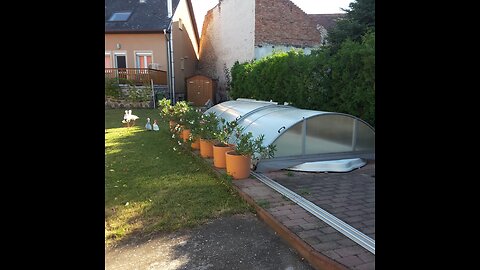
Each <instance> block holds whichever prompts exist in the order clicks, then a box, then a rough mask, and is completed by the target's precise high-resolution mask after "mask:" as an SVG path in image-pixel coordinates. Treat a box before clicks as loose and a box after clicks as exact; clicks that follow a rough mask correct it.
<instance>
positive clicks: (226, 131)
mask: <svg viewBox="0 0 480 270" xmlns="http://www.w3.org/2000/svg"><path fill="white" fill-rule="evenodd" d="M220 123H221V127H220V128H219V129H218V130H217V131H216V132H215V133H214V134H213V135H214V137H215V140H216V144H215V145H216V146H222V147H223V146H228V145H229V140H230V137H231V136H232V134H233V132H234V131H235V128H236V127H237V126H238V122H237V121H236V120H233V121H230V122H228V121H226V120H225V119H224V118H221V119H220Z"/></svg>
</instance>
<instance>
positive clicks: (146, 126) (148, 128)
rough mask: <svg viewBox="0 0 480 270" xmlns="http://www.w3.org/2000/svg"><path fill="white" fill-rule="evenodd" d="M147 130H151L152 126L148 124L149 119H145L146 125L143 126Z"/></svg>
mask: <svg viewBox="0 0 480 270" xmlns="http://www.w3.org/2000/svg"><path fill="white" fill-rule="evenodd" d="M145 128H146V129H147V130H152V125H151V124H150V118H147V124H146V125H145Z"/></svg>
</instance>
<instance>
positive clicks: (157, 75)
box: [105, 68, 167, 85]
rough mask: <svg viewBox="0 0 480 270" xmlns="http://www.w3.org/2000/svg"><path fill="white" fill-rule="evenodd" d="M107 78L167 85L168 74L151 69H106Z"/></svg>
mask: <svg viewBox="0 0 480 270" xmlns="http://www.w3.org/2000/svg"><path fill="white" fill-rule="evenodd" d="M105 78H111V79H113V78H118V79H120V81H122V80H121V79H124V80H128V81H131V82H133V83H135V84H139V85H141V84H147V83H150V79H152V80H153V83H154V84H164V85H165V84H167V72H165V71H162V70H154V69H149V68H105Z"/></svg>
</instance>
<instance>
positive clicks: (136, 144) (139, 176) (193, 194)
mask: <svg viewBox="0 0 480 270" xmlns="http://www.w3.org/2000/svg"><path fill="white" fill-rule="evenodd" d="M158 112H159V111H158V110H153V109H134V110H132V114H135V115H137V116H139V117H140V119H138V120H137V121H136V125H135V126H133V127H130V128H126V127H122V123H121V121H122V119H123V114H124V110H105V128H106V133H105V219H106V227H105V241H106V244H107V245H112V244H115V243H117V242H118V241H120V240H122V239H125V238H126V237H128V236H131V235H146V234H149V233H152V232H157V231H173V230H177V229H180V228H186V227H192V226H195V225H198V224H202V223H204V222H205V221H207V220H208V219H211V218H214V217H218V216H221V215H229V214H234V213H243V212H247V211H249V210H250V208H249V206H248V205H247V204H246V203H245V202H244V201H243V200H241V198H240V197H239V196H238V195H237V194H236V192H235V191H233V189H231V187H230V186H229V184H228V182H227V181H225V180H224V179H219V178H218V177H216V175H215V174H214V173H213V172H212V171H211V170H210V168H208V167H206V166H207V165H205V163H203V162H202V161H201V160H198V159H196V158H194V157H193V156H192V155H191V154H190V153H189V151H188V150H185V149H183V148H182V147H179V145H178V144H177V143H176V141H173V140H172V139H171V134H170V132H169V131H168V130H167V124H166V123H162V122H160V123H159V126H160V131H158V132H154V131H146V130H145V128H144V126H145V123H146V118H147V117H150V119H152V123H153V119H159V113H158ZM174 148H175V149H176V150H174Z"/></svg>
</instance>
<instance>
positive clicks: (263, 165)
mask: <svg viewBox="0 0 480 270" xmlns="http://www.w3.org/2000/svg"><path fill="white" fill-rule="evenodd" d="M209 112H214V113H215V114H216V115H217V116H218V117H222V118H225V120H227V121H233V120H237V121H238V124H239V125H241V126H244V127H245V131H244V132H252V134H253V136H254V137H255V138H256V137H257V136H259V135H261V134H264V135H265V139H264V145H265V146H267V145H269V144H275V145H276V147H277V152H275V158H273V159H268V160H267V159H265V160H260V161H259V163H258V166H257V169H258V168H260V169H261V170H268V169H281V168H287V167H290V166H295V165H299V164H302V163H304V162H310V161H321V160H334V159H341V158H370V159H374V158H375V156H374V155H375V131H374V130H373V128H372V127H371V126H370V125H368V124H367V123H366V122H365V121H363V120H361V119H359V118H357V117H355V116H352V115H348V114H343V113H335V112H323V111H314V110H304V109H298V108H295V107H292V106H286V105H278V104H276V103H275V102H265V101H256V100H247V99H238V100H231V101H226V102H223V103H220V104H217V105H215V106H213V107H211V108H210V109H209V110H207V111H206V113H209ZM231 142H233V138H231Z"/></svg>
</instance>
